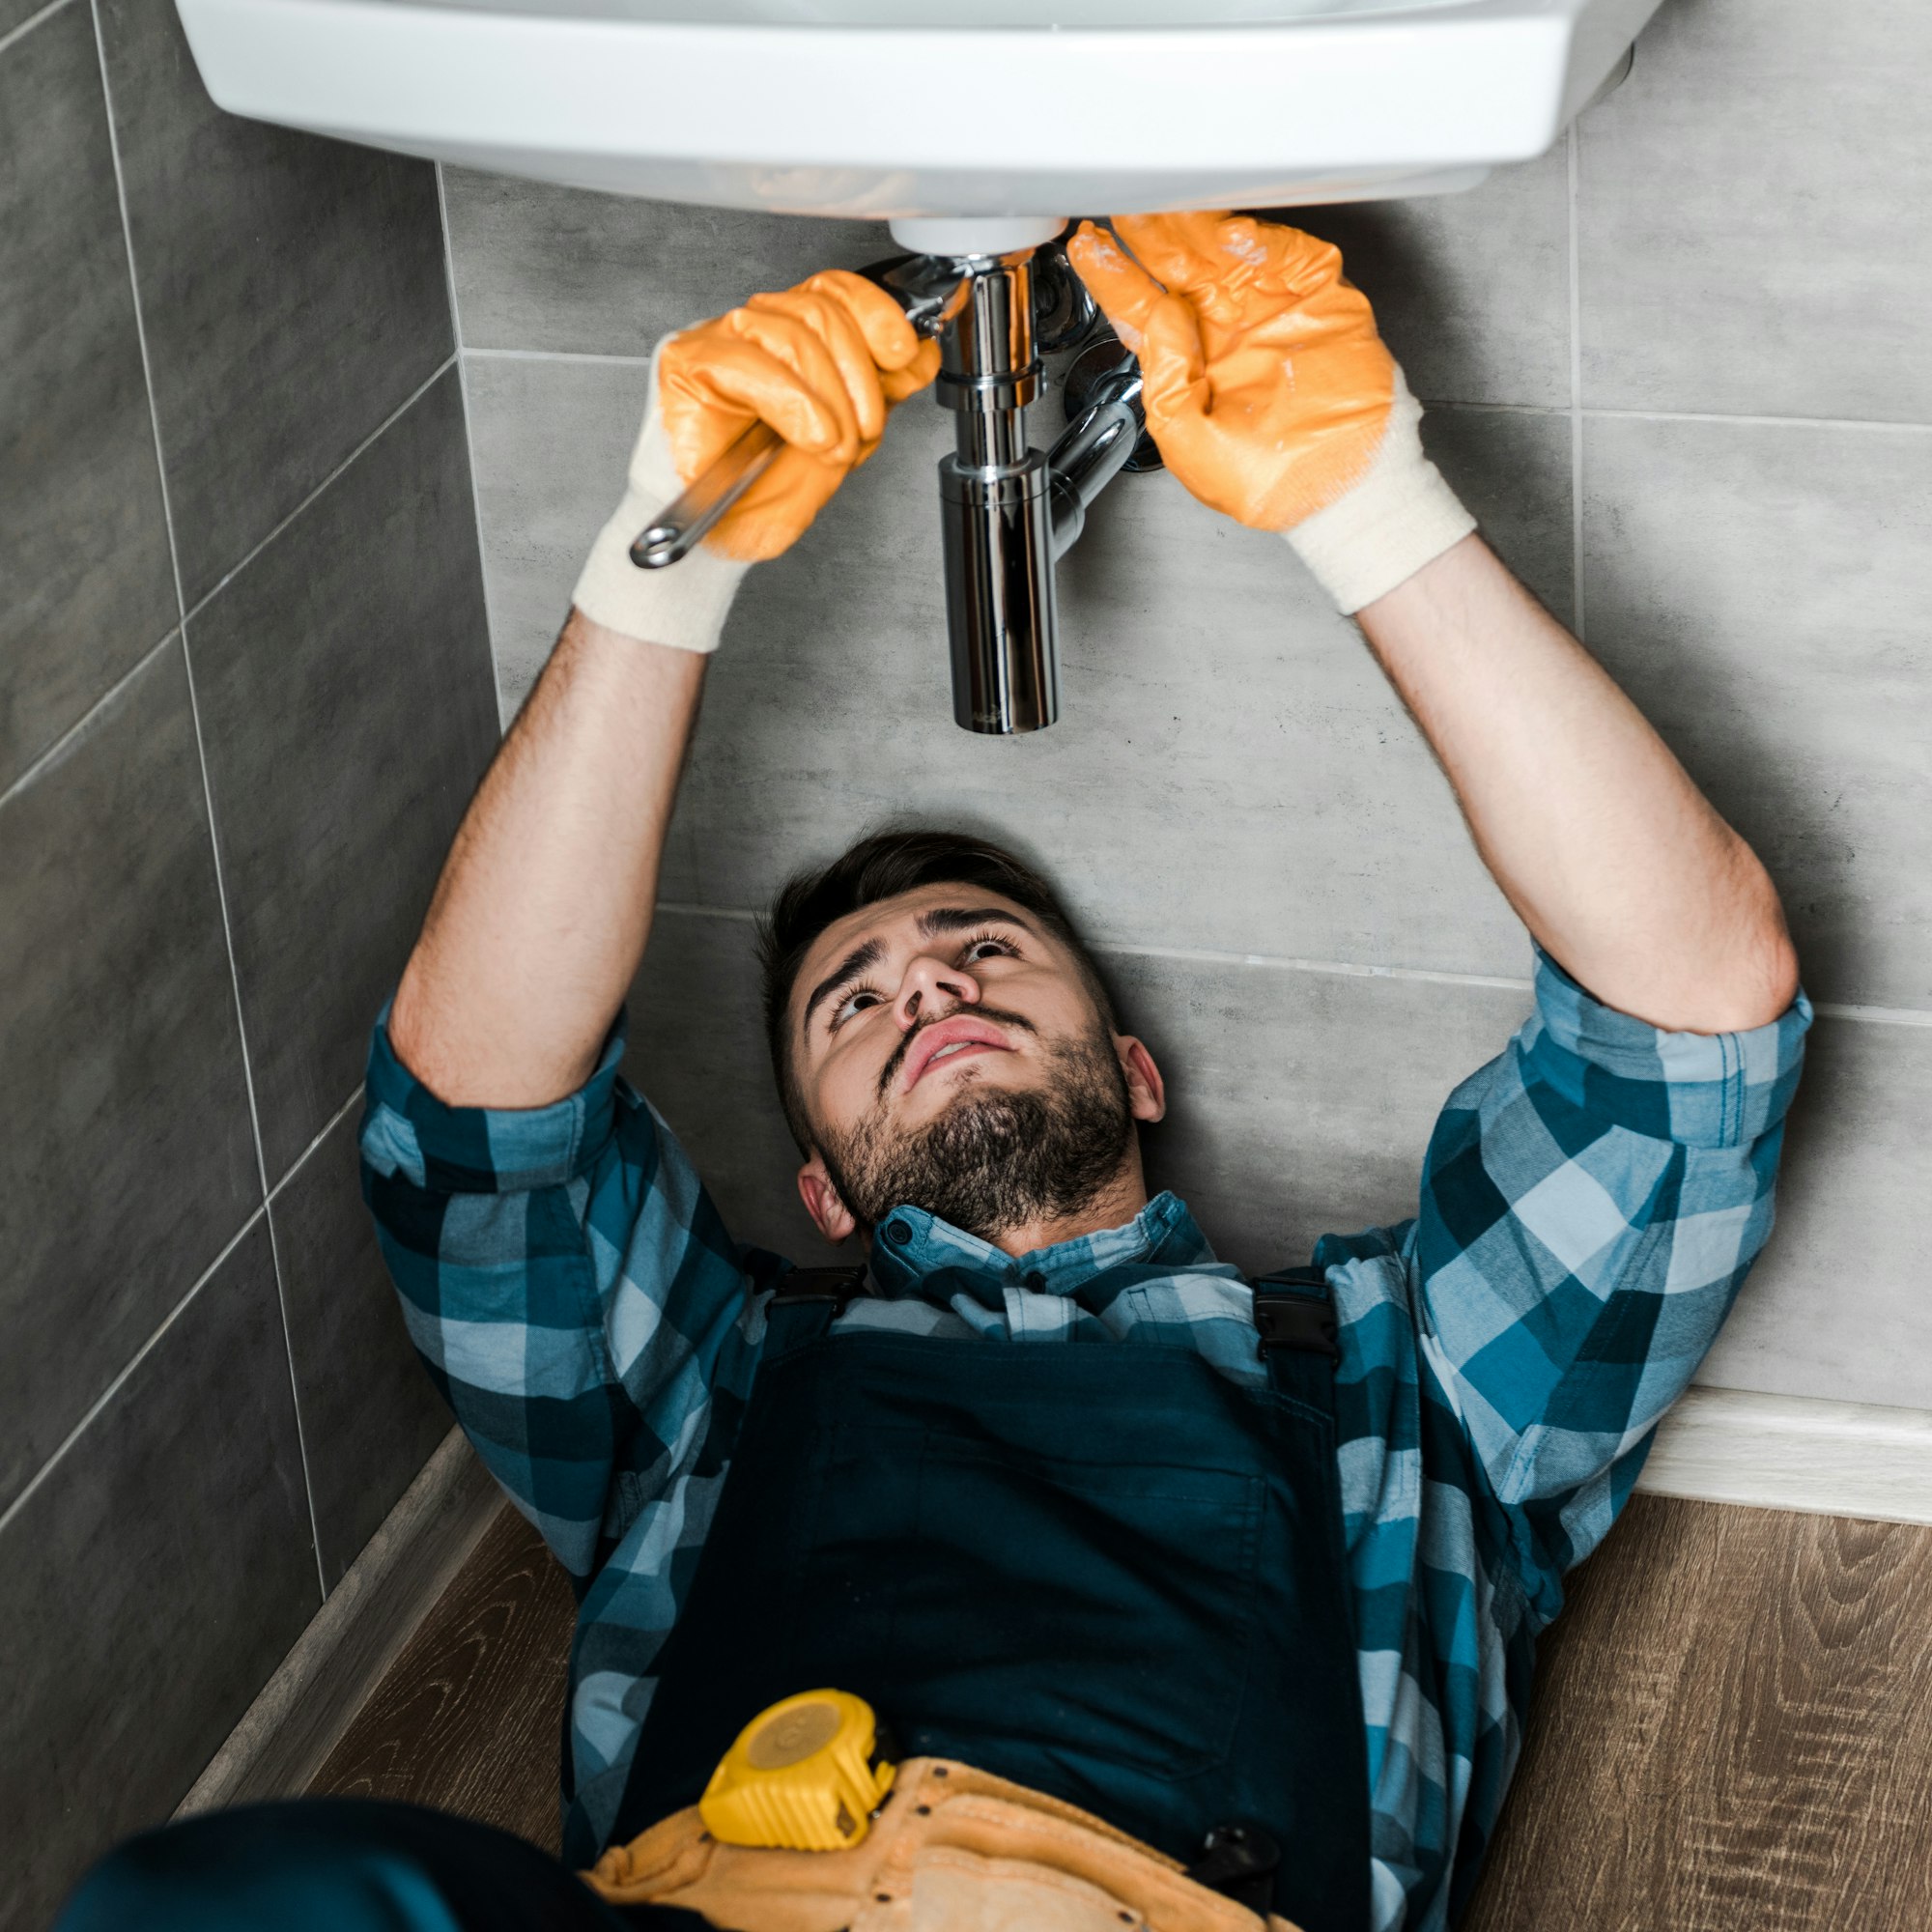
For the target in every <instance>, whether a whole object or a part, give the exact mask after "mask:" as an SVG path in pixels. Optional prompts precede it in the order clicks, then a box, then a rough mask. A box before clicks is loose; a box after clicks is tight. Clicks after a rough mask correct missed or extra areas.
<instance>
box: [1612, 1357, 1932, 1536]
mask: <svg viewBox="0 0 1932 1932" xmlns="http://www.w3.org/2000/svg"><path fill="white" fill-rule="evenodd" d="M1636 1486H1637V1488H1638V1489H1639V1490H1645V1491H1648V1492H1650V1493H1651V1494H1653V1495H1660V1496H1688V1497H1690V1498H1692V1499H1694V1500H1696V1501H1699V1502H1717V1503H1747V1504H1750V1505H1752V1506H1753V1507H1755V1508H1758V1509H1778V1510H1803V1511H1806V1512H1809V1513H1811V1514H1814V1515H1821V1516H1850V1517H1863V1518H1866V1519H1869V1520H1875V1521H1880V1522H1923V1523H1932V1411H1927V1410H1923V1409H1917V1408H1881V1407H1879V1406H1877V1405H1876V1404H1872V1403H1861V1402H1822V1401H1819V1400H1817V1399H1815V1398H1813V1397H1809V1396H1792V1395H1759V1394H1756V1393H1754V1392H1752V1391H1751V1390H1748V1389H1727V1388H1691V1389H1689V1390H1687V1391H1686V1392H1685V1394H1684V1396H1683V1398H1682V1400H1680V1401H1679V1403H1678V1404H1677V1406H1676V1407H1675V1408H1673V1409H1672V1410H1671V1411H1670V1413H1669V1414H1668V1415H1666V1416H1665V1417H1664V1419H1663V1422H1662V1426H1661V1427H1660V1428H1659V1430H1658V1432H1657V1440H1656V1442H1655V1443H1654V1444H1653V1445H1652V1447H1651V1452H1650V1460H1649V1461H1648V1462H1647V1463H1645V1464H1644V1466H1643V1473H1642V1474H1641V1475H1640V1476H1639V1477H1638V1478H1637V1484H1636Z"/></svg>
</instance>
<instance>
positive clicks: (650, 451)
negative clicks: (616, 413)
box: [570, 336, 751, 654]
mask: <svg viewBox="0 0 1932 1932" xmlns="http://www.w3.org/2000/svg"><path fill="white" fill-rule="evenodd" d="M669 339H670V338H669V337H668V336H667V337H666V338H665V340H666V341H668V340H669ZM663 354H664V343H663V342H660V343H659V344H658V346H657V349H656V350H655V351H654V352H653V354H652V355H651V375H650V384H649V388H648V391H647V394H646V400H645V405H644V424H643V428H642V429H641V430H640V431H639V433H638V443H637V447H636V448H635V449H634V450H633V451H632V452H631V469H630V477H629V483H628V486H627V488H626V489H625V492H624V500H623V501H622V502H621V503H620V504H618V506H617V508H616V511H615V512H614V513H613V515H612V516H611V521H610V522H609V523H608V524H606V525H605V526H604V527H603V529H601V530H600V531H599V532H598V533H597V541H596V542H595V543H593V544H592V545H591V546H590V554H589V556H588V557H587V558H586V559H585V561H584V565H583V571H582V575H581V576H580V577H579V578H578V580H577V588H576V589H575V590H573V591H572V592H571V593H570V601H571V602H572V603H573V604H575V605H576V606H577V608H578V609H579V610H580V611H582V612H583V614H584V615H585V616H586V617H588V618H589V619H590V620H591V621H592V622H593V623H597V624H602V625H603V626H604V627H605V629H606V630H610V631H615V632H617V633H618V634H619V635H620V636H622V637H626V638H636V639H639V641H640V642H643V643H651V644H667V645H668V646H669V647H670V648H671V649H672V650H677V651H700V652H704V653H707V654H708V653H709V652H712V651H715V650H716V649H717V648H718V642H719V639H720V638H721V637H722V636H723V634H724V630H725V616H726V615H727V613H728V612H729V611H730V609H731V600H732V599H733V598H734V597H735V596H736V595H737V594H738V585H739V584H740V582H743V580H744V576H745V572H746V571H747V570H749V569H750V568H751V565H750V564H748V563H741V562H739V561H738V560H737V559H736V558H734V557H728V556H722V555H720V554H719V553H718V552H717V551H715V550H713V549H712V548H711V546H710V545H709V544H708V543H701V544H699V545H698V546H697V548H696V550H694V551H691V552H690V553H689V554H686V555H685V556H683V557H681V558H680V559H679V560H678V561H677V562H676V563H672V564H667V565H666V566H665V567H664V568H663V569H661V570H639V568H638V566H637V565H636V564H635V563H633V562H632V561H631V545H632V542H633V541H634V540H635V538H636V537H637V534H638V532H639V530H641V529H642V528H643V527H644V526H646V525H647V524H649V523H650V522H651V521H652V520H653V519H654V518H655V517H656V516H657V514H658V512H659V511H660V510H662V509H663V508H664V507H665V506H666V505H667V504H668V503H669V502H670V501H671V500H672V499H673V498H675V497H677V496H679V495H680V494H681V493H682V491H683V489H684V483H683V480H682V479H681V478H680V477H679V475H678V473H677V467H676V465H675V464H673V463H672V462H671V457H670V445H669V443H668V442H667V441H666V440H665V433H664V426H663V424H662V422H661V421H660V420H659V417H658V357H659V356H660V355H663Z"/></svg>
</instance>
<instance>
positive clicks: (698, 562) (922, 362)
mask: <svg viewBox="0 0 1932 1932" xmlns="http://www.w3.org/2000/svg"><path fill="white" fill-rule="evenodd" d="M938 370H939V346H938V344H937V343H932V342H922V341H921V340H920V339H919V337H918V336H917V335H915V334H914V333H913V328H912V325H911V324H910V323H909V322H907V321H906V319H905V315H904V313H903V312H902V311H901V310H900V308H899V305H898V303H897V302H895V301H894V299H893V298H892V297H891V296H889V295H887V294H886V292H885V291H884V290H883V289H880V288H878V287H876V286H875V285H874V284H872V283H871V282H868V281H867V280H866V278H865V277H864V276H863V275H855V274H852V273H850V272H849V271H847V270H843V269H832V270H827V271H826V272H824V273H823V274H817V275H813V276H811V277H810V280H808V281H804V282H801V283H800V284H799V285H798V287H797V288H795V289H787V290H785V291H784V292H783V293H782V294H781V295H759V296H753V298H751V300H750V301H748V302H747V303H746V304H745V306H744V307H743V308H734V309H732V310H731V311H730V313H729V314H728V315H721V316H719V317H717V318H716V319H715V320H714V321H711V322H704V323H699V324H698V325H697V326H696V327H694V328H687V329H681V330H679V332H678V333H677V334H675V335H670V336H667V337H666V338H665V340H664V341H663V342H661V343H659V344H658V347H657V351H656V353H655V354H654V355H652V357H651V373H650V384H649V387H648V391H647V395H646V400H645V408H644V422H643V428H642V429H641V430H640V431H639V435H638V442H637V447H636V448H635V449H634V450H633V451H632V454H631V468H630V475H629V481H628V487H627V488H626V490H625V494H624V500H623V502H622V503H621V504H619V505H618V508H617V511H616V513H615V514H614V515H613V516H612V517H611V521H610V522H609V523H608V524H606V525H605V526H604V528H603V530H602V531H601V532H600V533H599V535H598V538H597V541H596V542H595V543H594V544H593V545H592V546H591V551H590V556H589V559H588V560H587V561H586V562H585V564H584V566H583V573H582V576H581V577H580V578H579V579H578V582H577V588H576V590H575V591H574V592H573V593H572V601H573V602H574V603H575V604H576V606H577V608H578V609H579V610H580V611H582V612H583V614H584V615H585V616H586V617H589V618H591V619H593V620H594V621H595V622H597V623H599V624H603V625H605V626H606V627H607V628H609V629H611V630H613V631H618V632H621V633H622V634H623V635H624V636H626V637H631V638H640V639H647V640H649V641H650V642H653V643H660V644H669V645H671V646H673V647H674V648H676V649H678V650H688V651H712V650H716V649H717V647H718V640H719V638H720V635H721V634H722V632H723V630H724V627H725V613H726V612H727V611H728V610H729V609H730V605H731V599H732V597H733V596H734V595H735V594H736V591H737V588H738V584H739V582H740V581H741V580H742V578H743V577H744V574H745V571H746V569H747V568H748V567H749V566H750V565H751V564H753V563H755V562H759V561H761V560H762V559H764V558H767V557H774V556H777V555H779V554H780V553H781V552H782V551H786V550H789V549H790V548H791V546H792V545H793V544H794V543H796V542H797V541H798V539H799V538H800V537H801V536H802V535H804V533H805V531H806V530H807V529H808V528H809V527H810V524H811V520H812V519H813V518H814V517H815V516H817V514H818V513H819V511H820V510H822V509H823V508H824V507H825V505H826V503H827V502H828V501H829V500H830V499H831V497H832V495H833V493H834V492H835V491H836V490H837V489H838V486H839V484H840V483H842V482H843V481H844V480H845V478H846V476H847V475H848V474H849V473H850V472H851V471H852V470H853V469H857V468H858V466H859V465H860V464H862V463H864V462H865V460H866V459H867V457H868V456H870V455H871V453H872V452H873V450H875V449H876V448H877V447H878V446H879V439H880V437H881V436H882V435H883V434H884V433H885V427H886V417H887V415H888V414H889V413H890V412H891V411H892V409H893V407H894V406H895V404H897V403H901V402H903V401H904V400H905V399H906V397H908V396H910V395H914V394H916V393H917V392H918V391H919V390H921V389H923V387H924V386H925V385H926V384H928V383H930V382H931V381H932V379H933V377H934V376H935V375H936V374H937V373H938ZM759 421H763V422H767V423H769V424H770V425H771V426H772V428H773V429H775V430H776V431H777V432H778V433H779V435H780V436H781V437H782V438H783V439H784V440H785V444H786V446H785V448H783V449H782V450H781V451H780V452H779V454H778V455H777V456H776V457H775V458H774V459H773V460H772V463H771V465H770V467H769V468H768V469H766V470H765V472H764V474H763V475H762V476H760V477H759V478H758V480H757V481H756V482H755V483H753V485H752V487H751V488H750V489H749V490H747V491H746V492H745V494H744V495H743V496H742V497H739V499H738V500H737V502H736V503H734V504H733V505H732V506H731V508H730V510H729V511H728V512H727V513H726V514H725V516H724V517H723V518H721V519H720V521H719V523H718V525H717V526H716V527H715V528H714V529H713V530H712V531H711V533H710V535H709V536H707V537H706V538H705V540H704V542H703V543H702V544H700V545H699V546H698V548H697V549H696V550H695V551H693V552H692V553H691V554H690V555H688V556H686V557H685V558H683V559H682V560H681V561H680V562H677V563H674V564H670V565H668V567H666V568H665V569H662V570H639V568H638V567H637V565H635V564H634V563H633V562H632V561H631V554H630V553H631V543H632V540H633V539H634V538H635V537H636V536H637V534H638V532H639V530H641V529H642V528H643V527H644V526H646V525H647V524H649V523H650V522H651V520H652V519H653V518H654V517H655V516H656V515H657V513H658V512H659V511H660V510H662V509H663V508H664V507H665V506H666V505H667V504H668V503H669V502H670V501H671V500H672V499H673V498H674V497H676V496H677V495H678V494H679V493H680V492H681V491H682V490H683V489H684V487H685V486H686V484H688V483H690V482H691V481H692V479H693V478H695V477H696V476H697V475H698V474H699V473H700V472H701V471H703V470H704V469H707V468H709V466H710V465H711V463H712V462H713V461H714V460H715V459H716V458H717V457H718V456H719V455H721V454H722V453H723V452H724V451H725V449H726V448H728V447H729V446H730V444H731V443H733V442H735V441H736V440H737V439H738V438H739V437H740V436H741V435H743V434H744V432H745V431H746V430H748V429H749V428H751V426H752V425H753V423H755V422H759Z"/></svg>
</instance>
